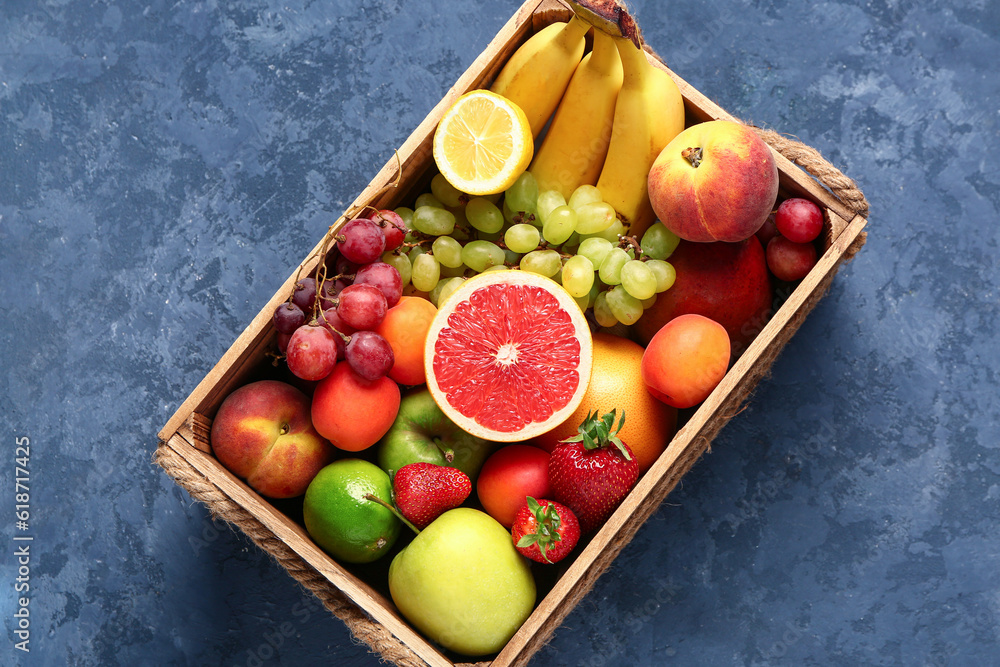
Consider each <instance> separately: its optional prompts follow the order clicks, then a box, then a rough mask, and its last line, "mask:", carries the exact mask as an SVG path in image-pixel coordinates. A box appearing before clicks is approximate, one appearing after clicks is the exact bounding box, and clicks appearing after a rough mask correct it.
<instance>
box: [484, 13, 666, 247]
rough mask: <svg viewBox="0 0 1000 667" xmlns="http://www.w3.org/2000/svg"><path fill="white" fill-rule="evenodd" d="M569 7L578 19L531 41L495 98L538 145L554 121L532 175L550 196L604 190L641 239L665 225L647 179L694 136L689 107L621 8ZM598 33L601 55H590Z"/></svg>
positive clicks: (500, 81) (596, 48) (504, 74)
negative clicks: (661, 159)
mask: <svg viewBox="0 0 1000 667" xmlns="http://www.w3.org/2000/svg"><path fill="white" fill-rule="evenodd" d="M569 4H570V5H571V6H572V8H573V11H574V16H573V18H572V19H570V21H569V22H567V23H554V24H552V25H550V26H548V27H546V28H544V29H543V30H540V31H539V32H538V33H536V34H535V35H534V36H533V37H531V38H530V39H529V40H528V41H527V42H525V43H524V45H523V46H522V47H521V48H520V49H518V50H517V51H516V52H515V53H514V55H513V56H512V57H511V58H510V60H509V61H508V63H507V65H505V66H504V68H503V70H502V71H501V72H500V74H499V76H498V77H497V79H496V82H495V83H494V84H493V87H492V89H491V90H493V92H496V93H499V94H501V95H504V96H505V97H507V98H509V99H511V100H513V101H514V102H515V103H517V104H518V105H519V106H521V108H522V109H524V111H525V114H526V115H527V116H528V119H529V122H530V123H531V129H532V132H533V134H534V136H535V137H538V135H539V134H540V133H541V131H542V129H543V128H544V127H545V124H546V123H547V122H548V121H549V118H550V116H551V117H552V122H551V123H550V125H549V129H548V131H547V132H546V134H545V137H544V138H543V140H542V143H541V146H540V147H539V148H538V150H537V151H536V154H535V158H534V160H533V161H532V163H531V165H530V167H529V171H530V172H531V173H532V174H533V175H534V177H535V179H536V180H537V182H538V188H539V190H540V191H546V190H556V191H558V192H560V193H561V194H562V195H563V197H565V198H569V196H570V194H572V192H573V190H575V189H576V188H577V187H578V186H580V185H585V184H586V185H596V186H597V188H598V190H600V191H601V195H602V196H603V198H604V201H606V202H608V203H609V204H611V205H612V206H614V208H615V211H616V212H617V214H618V217H619V219H620V220H621V221H622V223H623V224H624V226H625V229H626V230H627V233H628V234H629V235H635V236H640V237H641V235H642V233H643V232H644V231H645V230H646V228H647V227H649V226H650V225H651V224H652V223H653V222H654V221H655V219H656V216H655V214H654V213H653V209H652V206H650V203H649V193H648V190H647V186H646V179H647V176H648V174H649V170H650V168H651V167H652V166H653V162H654V161H655V160H656V157H657V156H658V155H659V154H660V151H662V150H663V148H664V146H666V145H667V144H668V143H670V140H671V139H673V138H674V137H675V136H677V135H678V134H680V132H681V131H682V130H683V129H684V99H683V98H682V97H681V93H680V90H679V89H678V88H677V84H676V83H674V80H673V79H672V78H671V77H670V75H669V74H667V73H666V72H665V71H664V70H663V69H660V68H659V67H656V66H654V65H653V64H652V63H650V61H649V60H648V59H647V58H646V54H645V52H644V51H643V49H642V38H641V36H640V34H639V30H638V26H636V24H635V21H634V20H633V19H632V17H631V15H629V14H628V12H627V11H626V10H625V9H624V8H623V7H622V6H621V5H620V3H618V2H617V1H616V0H569ZM591 26H593V27H594V28H595V29H594V38H593V50H592V51H591V52H590V53H588V54H587V55H586V56H583V51H584V42H585V36H586V33H587V32H588V31H589V30H590V28H591ZM581 58H582V61H581ZM553 112H554V116H553Z"/></svg>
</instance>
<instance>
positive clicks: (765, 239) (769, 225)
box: [757, 213, 778, 248]
mask: <svg viewBox="0 0 1000 667" xmlns="http://www.w3.org/2000/svg"><path fill="white" fill-rule="evenodd" d="M777 235H778V228H777V226H775V224H774V213H772V214H771V215H769V216H767V220H765V221H764V224H763V225H761V226H760V229H758V230H757V240H758V241H760V245H761V247H763V248H766V247H767V244H768V243H770V242H771V239H773V238H774V237H775V236H777Z"/></svg>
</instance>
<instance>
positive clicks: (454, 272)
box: [441, 264, 468, 278]
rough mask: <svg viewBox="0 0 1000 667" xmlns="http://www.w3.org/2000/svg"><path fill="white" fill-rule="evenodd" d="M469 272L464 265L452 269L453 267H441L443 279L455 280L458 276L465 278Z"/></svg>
mask: <svg viewBox="0 0 1000 667" xmlns="http://www.w3.org/2000/svg"><path fill="white" fill-rule="evenodd" d="M467 270H468V268H467V267H466V266H465V264H462V266H458V267H455V268H451V267H448V266H443V265H442V266H441V277H442V278H455V277H456V276H464V275H465V272H466V271H467Z"/></svg>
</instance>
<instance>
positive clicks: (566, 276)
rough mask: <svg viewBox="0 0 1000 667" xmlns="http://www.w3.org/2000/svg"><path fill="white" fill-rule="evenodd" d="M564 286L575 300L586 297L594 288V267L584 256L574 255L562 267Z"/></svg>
mask: <svg viewBox="0 0 1000 667" xmlns="http://www.w3.org/2000/svg"><path fill="white" fill-rule="evenodd" d="M562 286H563V287H565V288H566V291H567V292H569V293H570V296H572V297H574V298H579V297H586V296H588V295H589V294H590V288H591V287H593V286H594V265H593V263H592V262H591V261H590V260H589V259H587V258H586V257H584V256H583V255H574V256H573V257H570V258H569V259H567V260H566V263H565V264H563V267H562Z"/></svg>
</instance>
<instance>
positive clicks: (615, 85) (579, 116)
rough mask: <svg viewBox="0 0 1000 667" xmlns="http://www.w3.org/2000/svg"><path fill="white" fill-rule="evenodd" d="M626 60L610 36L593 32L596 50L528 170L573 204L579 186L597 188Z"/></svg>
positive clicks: (574, 81)
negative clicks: (574, 191)
mask: <svg viewBox="0 0 1000 667" xmlns="http://www.w3.org/2000/svg"><path fill="white" fill-rule="evenodd" d="M621 87H622V61H621V57H620V56H619V55H618V49H617V47H616V46H615V43H614V40H613V39H612V38H611V36H610V35H608V34H606V33H604V32H602V31H600V30H595V31H594V50H593V51H591V52H590V53H588V54H587V55H585V56H584V57H583V60H582V61H581V62H580V65H579V67H577V68H576V72H574V74H573V78H572V79H570V82H569V86H568V87H567V88H566V93H565V94H564V95H563V98H562V101H561V102H560V103H559V107H558V108H557V109H556V113H555V116H554V117H553V118H552V124H551V125H549V129H548V132H546V133H545V138H544V139H543V140H542V145H541V147H540V148H539V149H538V152H537V153H536V154H535V159H534V161H532V163H531V166H530V167H529V170H530V171H531V173H532V174H533V175H534V176H535V180H537V181H538V189H539V190H540V191H544V190H558V191H559V192H561V193H562V195H563V197H565V198H566V199H569V196H570V195H571V194H573V190H575V189H576V188H577V187H578V186H580V185H594V184H595V183H597V178H598V176H600V175H601V168H602V167H603V166H604V158H605V156H606V155H607V154H608V144H609V143H610V141H611V127H612V122H613V121H614V117H615V100H617V99H618V90H619V89H620V88H621Z"/></svg>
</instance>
